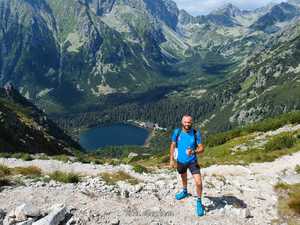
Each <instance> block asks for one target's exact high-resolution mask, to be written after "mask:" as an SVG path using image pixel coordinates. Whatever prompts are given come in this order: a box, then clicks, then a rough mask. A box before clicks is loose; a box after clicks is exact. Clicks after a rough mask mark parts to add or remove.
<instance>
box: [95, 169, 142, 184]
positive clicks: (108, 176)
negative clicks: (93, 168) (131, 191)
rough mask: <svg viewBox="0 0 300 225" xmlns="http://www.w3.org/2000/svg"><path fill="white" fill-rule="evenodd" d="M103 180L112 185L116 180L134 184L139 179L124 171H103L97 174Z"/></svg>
mask: <svg viewBox="0 0 300 225" xmlns="http://www.w3.org/2000/svg"><path fill="white" fill-rule="evenodd" d="M99 175H100V176H101V177H102V178H103V180H104V181H105V182H106V183H107V184H109V185H114V184H116V183H117V182H118V181H126V182H128V183H130V184H132V185H136V184H138V183H139V181H138V180H137V179H136V178H134V177H133V176H131V175H130V174H128V173H126V172H124V171H118V172H115V173H108V172H103V173H100V174H99Z"/></svg>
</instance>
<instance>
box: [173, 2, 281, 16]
mask: <svg viewBox="0 0 300 225" xmlns="http://www.w3.org/2000/svg"><path fill="white" fill-rule="evenodd" d="M174 1H175V2H176V3H177V5H178V8H179V9H185V10H186V11H187V12H189V13H191V14H192V15H200V14H208V13H209V12H211V11H212V10H214V9H217V8H219V7H221V6H222V5H224V4H227V3H232V4H233V5H235V6H237V7H239V8H240V9H255V8H259V7H262V6H265V5H267V4H268V3H271V2H275V3H278V2H283V1H286V0H174Z"/></svg>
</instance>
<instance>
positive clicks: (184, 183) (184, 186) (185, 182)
mask: <svg viewBox="0 0 300 225" xmlns="http://www.w3.org/2000/svg"><path fill="white" fill-rule="evenodd" d="M180 176H181V181H182V188H185V189H187V173H183V174H180Z"/></svg>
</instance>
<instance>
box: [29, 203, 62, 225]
mask: <svg viewBox="0 0 300 225" xmlns="http://www.w3.org/2000/svg"><path fill="white" fill-rule="evenodd" d="M51 209H52V210H51V212H50V213H49V214H48V215H47V216H46V217H44V218H42V219H40V220H38V221H36V222H34V223H33V225H58V224H60V222H61V221H63V220H64V219H65V216H66V214H67V209H66V207H64V206H60V205H57V206H53V207H52V208H51Z"/></svg>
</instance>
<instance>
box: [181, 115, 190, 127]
mask: <svg viewBox="0 0 300 225" xmlns="http://www.w3.org/2000/svg"><path fill="white" fill-rule="evenodd" d="M192 123H193V118H192V117H191V116H190V115H184V116H183V117H182V120H181V124H182V127H183V129H185V130H190V129H191V127H192Z"/></svg>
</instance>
